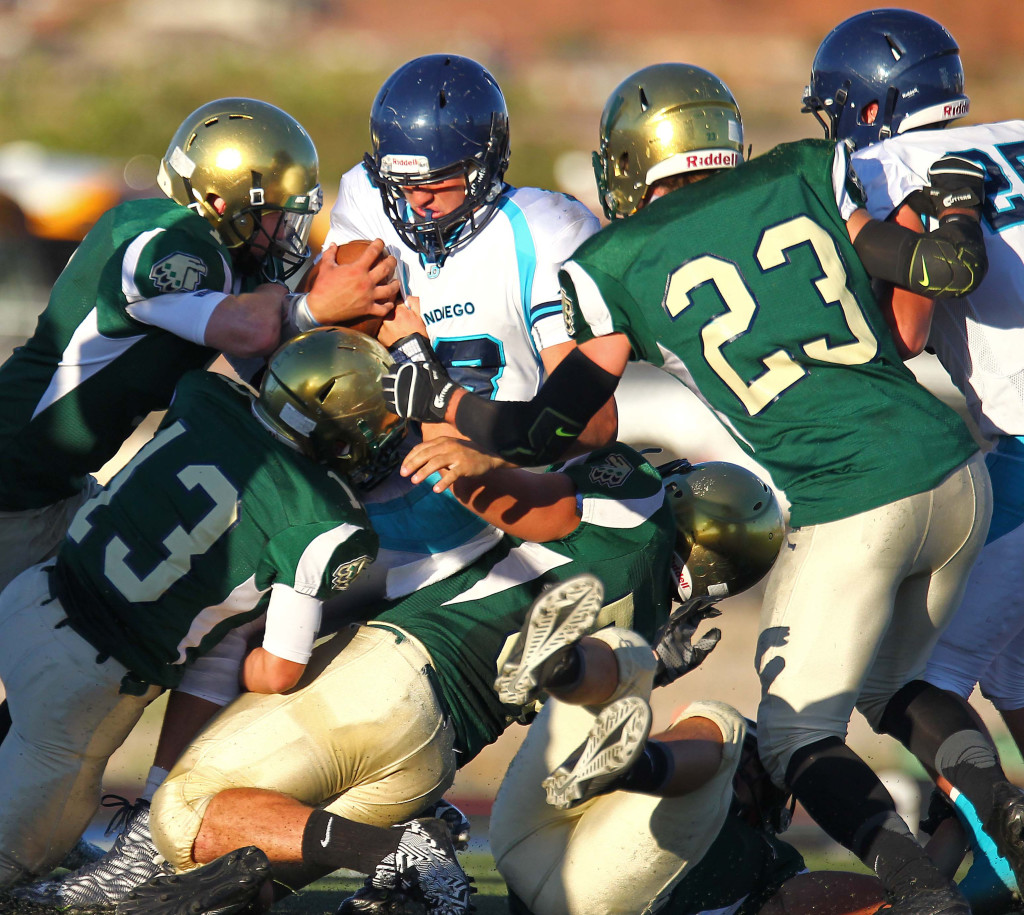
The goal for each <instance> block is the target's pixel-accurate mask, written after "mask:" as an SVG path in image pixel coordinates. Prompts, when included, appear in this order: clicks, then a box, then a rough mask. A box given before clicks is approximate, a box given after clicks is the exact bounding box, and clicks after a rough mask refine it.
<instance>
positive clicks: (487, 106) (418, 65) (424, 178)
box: [363, 54, 509, 264]
mask: <svg viewBox="0 0 1024 915" xmlns="http://www.w3.org/2000/svg"><path fill="white" fill-rule="evenodd" d="M370 139H371V142H372V144H373V152H372V153H368V154H367V155H366V156H365V157H364V159H363V162H364V164H365V166H366V169H367V171H368V172H369V173H370V177H371V178H372V180H373V183H374V184H375V185H376V186H377V188H378V189H379V190H380V195H381V198H382V200H383V201H384V209H385V211H386V212H387V214H388V219H390V220H391V223H392V225H394V227H395V229H396V230H397V231H398V234H399V235H400V236H401V238H402V240H403V241H404V242H405V243H406V244H407V245H408V246H409V247H410V248H412V249H413V250H414V251H419V252H420V253H421V254H422V255H423V256H424V257H425V258H426V259H427V260H428V261H430V262H433V263H436V264H440V263H442V262H443V260H444V258H445V257H446V256H447V255H448V254H450V253H451V252H452V251H454V250H455V249H456V248H459V247H460V246H462V245H464V244H465V243H466V242H468V241H469V239H470V238H472V236H473V233H475V232H478V231H479V230H480V229H481V228H483V226H484V224H485V223H486V222H487V220H489V219H490V217H491V216H492V215H494V207H493V206H491V205H490V204H491V203H493V201H494V200H495V199H496V198H497V197H498V195H499V194H500V193H501V191H502V189H503V187H504V175H505V169H506V168H507V167H508V155H509V137H508V108H507V107H506V105H505V98H504V96H503V95H502V94H501V89H500V88H498V84H497V83H496V82H495V80H494V77H493V76H491V74H490V73H488V72H487V70H486V69H485V68H484V67H482V66H481V65H480V64H478V63H477V62H476V61H475V60H470V59H469V58H468V57H458V56H456V55H454V54H428V55H427V56H425V57H417V58H416V59H414V60H411V61H409V62H408V63H406V64H404V65H403V66H401V67H399V68H398V69H397V70H396V71H395V72H394V73H393V74H391V76H389V77H388V78H387V80H386V81H385V82H384V85H383V86H381V88H380V91H379V92H378V93H377V98H376V99H375V100H374V102H373V108H372V109H371V110H370ZM457 176H461V177H464V178H465V179H466V200H465V202H464V203H463V204H462V205H461V206H459V207H458V208H457V209H456V210H455V211H454V212H452V213H449V214H447V215H445V216H441V217H438V218H435V219H431V218H422V217H420V216H418V215H417V214H416V213H414V212H413V210H412V209H411V208H410V207H409V206H408V205H407V203H406V201H405V197H404V195H403V193H402V188H407V187H413V186H416V185H421V184H435V183H437V182H439V181H444V180H446V179H449V178H453V177H457Z"/></svg>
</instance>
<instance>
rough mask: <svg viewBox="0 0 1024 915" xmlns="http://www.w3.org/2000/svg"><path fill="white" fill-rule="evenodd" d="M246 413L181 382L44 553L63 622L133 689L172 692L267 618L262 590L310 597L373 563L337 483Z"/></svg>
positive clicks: (222, 389) (236, 392) (243, 401)
mask: <svg viewBox="0 0 1024 915" xmlns="http://www.w3.org/2000/svg"><path fill="white" fill-rule="evenodd" d="M251 404H252V401H251V398H250V396H249V395H248V394H247V393H246V392H245V391H244V390H243V389H242V388H241V386H240V385H236V384H234V383H233V382H231V381H229V380H228V379H227V378H225V377H223V376H221V375H217V374H214V373H210V372H204V371H196V372H190V373H189V374H187V375H186V376H185V377H184V378H182V380H181V383H180V384H179V385H178V390H177V393H176V395H175V399H174V403H173V404H172V405H171V408H170V409H169V410H168V412H167V416H166V417H165V419H164V422H163V424H162V426H161V428H160V431H159V432H158V433H157V435H156V436H155V437H154V438H153V440H152V441H151V442H150V443H149V444H147V445H146V446H145V447H144V448H143V449H142V451H140V452H139V454H138V455H137V456H136V457H135V458H134V459H133V460H132V461H131V462H130V463H129V464H128V465H127V466H126V467H125V468H124V469H123V470H121V471H120V472H119V473H118V474H117V475H116V476H115V477H114V478H113V480H111V482H110V484H109V485H108V486H107V487H106V489H104V490H103V491H102V492H101V493H99V494H98V495H97V496H96V497H95V498H93V499H91V500H90V501H88V502H86V503H85V505H83V506H82V508H81V510H80V511H79V512H78V514H77V515H76V516H75V519H74V521H73V522H72V524H71V527H70V529H69V531H68V536H67V538H66V540H65V541H64V545H63V546H62V547H61V551H60V553H59V554H58V556H57V562H56V568H55V570H54V582H55V587H56V591H57V594H58V596H59V597H60V598H61V602H62V603H63V604H64V607H65V610H66V612H67V614H68V619H69V621H70V624H71V625H72V626H73V627H74V629H75V631H76V632H78V633H79V634H80V635H82V636H83V637H85V638H86V639H88V641H89V642H91V643H92V644H93V645H95V646H96V648H97V649H99V650H100V652H102V653H105V654H109V655H111V656H112V657H114V658H116V659H117V660H118V661H120V662H121V663H122V664H124V665H125V666H126V667H127V668H128V669H129V670H130V671H131V672H132V673H133V674H134V675H135V676H136V677H137V678H138V679H140V680H142V681H144V682H146V683H156V684H160V685H162V686H167V687H173V686H175V685H176V684H177V683H178V682H179V681H180V679H181V676H182V674H183V672H184V671H183V668H184V665H185V664H186V663H188V662H189V661H190V660H192V659H194V658H195V657H196V656H198V655H200V654H203V653H204V652H205V651H208V650H209V648H210V647H211V646H212V645H214V644H216V642H217V641H219V640H220V639H221V638H222V637H223V635H224V634H225V632H227V631H228V630H229V629H231V628H232V627H234V626H238V625H241V624H242V623H246V622H248V621H250V620H252V619H255V618H256V617H257V616H259V615H260V614H261V613H263V612H264V611H265V610H266V609H267V604H268V601H269V592H270V589H271V587H272V586H279V585H283V586H286V587H288V588H292V589H294V590H295V591H298V592H299V593H301V594H304V595H307V596H310V597H314V598H317V599H320V600H323V599H326V598H327V597H330V596H333V595H336V594H337V593H339V592H340V591H343V590H344V589H345V588H347V587H348V585H349V584H350V583H351V582H352V581H353V579H354V578H355V577H356V575H358V573H359V572H360V571H361V570H362V569H363V568H364V567H365V566H366V565H367V564H368V563H369V562H371V561H372V560H373V558H374V556H375V555H376V551H377V538H376V536H375V535H374V534H373V532H372V530H371V529H370V526H369V522H368V521H367V518H366V515H365V514H364V512H363V509H362V507H361V506H360V504H359V502H358V501H357V500H356V498H355V496H354V495H353V494H352V491H351V490H350V489H349V487H348V486H347V485H346V483H345V481H344V480H343V479H342V478H341V477H339V476H338V475H337V474H335V473H334V472H333V471H331V470H329V469H328V468H327V467H325V466H323V465H321V464H317V463H316V462H314V461H312V460H311V459H310V458H308V457H306V456H305V455H302V454H300V453H299V452H297V451H294V450H293V449H292V448H291V447H290V446H288V445H286V444H285V443H284V442H283V441H281V440H279V439H277V438H276V437H274V436H273V435H272V434H271V433H270V432H269V431H268V430H267V429H265V428H264V427H263V426H262V424H261V423H260V422H259V420H257V419H256V418H255V416H253V414H252V410H251Z"/></svg>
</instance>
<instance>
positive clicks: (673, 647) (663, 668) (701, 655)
mask: <svg viewBox="0 0 1024 915" xmlns="http://www.w3.org/2000/svg"><path fill="white" fill-rule="evenodd" d="M721 615H722V611H721V610H719V609H718V608H717V607H715V606H713V598H710V597H696V598H693V599H692V600H689V601H687V602H686V603H685V604H683V605H682V606H681V607H679V608H678V609H677V610H676V612H675V613H673V614H672V616H671V617H669V621H668V622H667V623H666V624H665V625H664V626H662V628H661V629H660V631H659V632H658V639H657V641H656V642H655V644H654V653H655V654H656V655H657V656H658V663H657V668H656V669H655V672H654V685H655V686H666V685H667V684H669V683H673V682H675V681H676V680H678V679H679V678H680V677H681V676H683V674H688V673H689V672H690V671H691V670H693V669H694V668H695V667H699V666H700V664H701V662H702V661H703V660H704V659H705V658H706V657H707V656H708V655H709V654H711V652H712V651H714V649H715V646H716V645H717V644H718V642H719V640H720V639H721V638H722V630H721V629H718V628H715V629H709V630H708V631H707V632H705V633H704V635H702V636H701V637H700V638H699V639H697V641H696V642H694V641H693V635H694V633H695V632H696V631H697V627H698V626H699V625H700V624H701V623H702V622H704V620H708V619H714V617H716V616H721Z"/></svg>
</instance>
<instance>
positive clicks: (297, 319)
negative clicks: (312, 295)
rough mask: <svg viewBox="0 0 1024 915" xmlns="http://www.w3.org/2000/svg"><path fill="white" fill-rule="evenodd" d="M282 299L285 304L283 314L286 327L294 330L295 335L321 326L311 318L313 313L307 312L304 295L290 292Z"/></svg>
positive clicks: (305, 296)
mask: <svg viewBox="0 0 1024 915" xmlns="http://www.w3.org/2000/svg"><path fill="white" fill-rule="evenodd" d="M284 298H285V302H286V303H287V304H286V305H285V312H284V323H285V326H286V327H288V328H292V329H294V330H295V332H296V333H303V332H304V331H307V330H313V329H314V328H316V327H320V326H321V324H320V322H319V321H317V319H316V318H314V317H313V313H312V312H311V311H310V310H309V303H308V301H307V295H306V293H304V292H291V293H289V294H288V295H286V296H285V297H284Z"/></svg>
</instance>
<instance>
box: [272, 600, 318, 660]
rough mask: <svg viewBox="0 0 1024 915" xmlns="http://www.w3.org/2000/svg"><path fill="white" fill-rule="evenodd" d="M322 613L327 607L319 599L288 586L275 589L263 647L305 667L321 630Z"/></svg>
mask: <svg viewBox="0 0 1024 915" xmlns="http://www.w3.org/2000/svg"><path fill="white" fill-rule="evenodd" d="M322 612H323V605H322V604H321V602H320V601H319V600H317V599H316V598H315V597H310V596H309V595H308V594H300V593H299V592H298V591H296V590H295V589H294V588H290V587H288V585H283V584H280V583H278V584H275V585H273V586H271V589H270V605H269V606H268V607H267V629H266V632H265V633H264V635H263V647H264V648H265V649H266V650H267V651H269V652H270V653H271V654H273V655H277V657H279V658H284V659H285V660H286V661H294V662H295V663H296V664H305V663H306V662H307V661H308V660H309V656H310V654H312V652H313V643H314V642H315V641H316V635H317V632H319V631H320V616H321V613H322Z"/></svg>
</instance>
